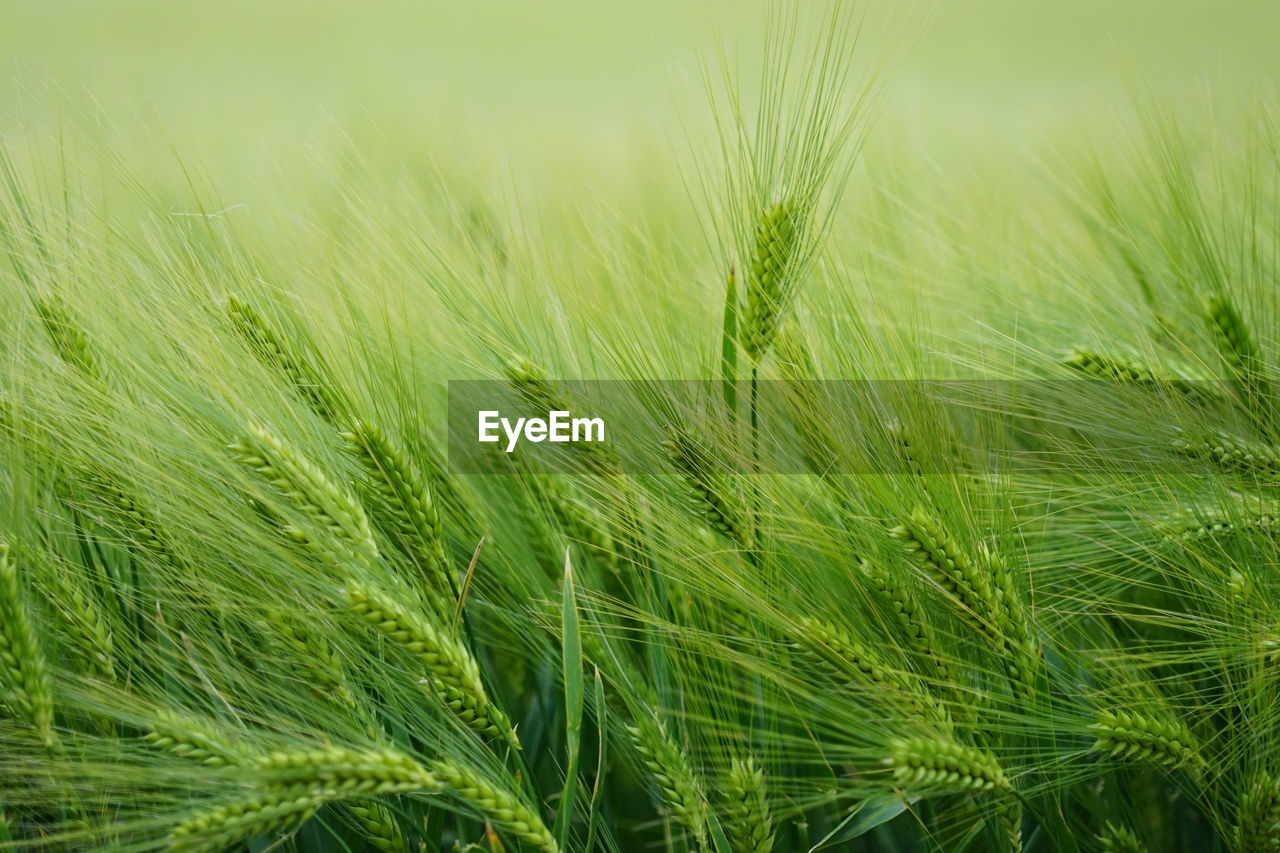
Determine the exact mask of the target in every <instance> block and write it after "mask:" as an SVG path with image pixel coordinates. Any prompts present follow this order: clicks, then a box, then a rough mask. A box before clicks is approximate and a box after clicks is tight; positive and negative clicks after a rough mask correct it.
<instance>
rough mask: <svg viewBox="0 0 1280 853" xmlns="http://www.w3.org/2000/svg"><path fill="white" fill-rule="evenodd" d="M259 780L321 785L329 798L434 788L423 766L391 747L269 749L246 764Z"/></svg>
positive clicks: (299, 785) (301, 786)
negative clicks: (369, 748)
mask: <svg viewBox="0 0 1280 853" xmlns="http://www.w3.org/2000/svg"><path fill="white" fill-rule="evenodd" d="M246 766H248V767H251V768H253V769H254V770H255V771H256V776H255V778H256V779H257V780H258V782H259V784H261V785H264V786H273V787H277V788H280V789H282V790H299V789H307V788H318V789H323V790H325V791H326V792H327V794H328V796H329V797H330V798H331V799H341V798H344V797H372V796H379V795H382V794H398V793H404V792H407V791H421V790H438V789H439V788H440V783H439V781H438V780H437V779H436V777H435V776H433V775H432V773H431V772H430V771H429V770H428V769H427V768H426V767H424V766H423V765H421V764H419V763H418V762H417V761H415V760H414V759H412V758H410V757H409V756H408V755H405V754H404V753H402V752H399V751H397V750H394V749H378V750H353V749H346V748H344V747H339V746H331V747H321V748H319V749H300V750H293V751H288V752H286V751H279V752H272V753H269V754H267V755H263V756H259V757H257V758H254V759H252V760H250V761H249V762H248V764H247V765H246Z"/></svg>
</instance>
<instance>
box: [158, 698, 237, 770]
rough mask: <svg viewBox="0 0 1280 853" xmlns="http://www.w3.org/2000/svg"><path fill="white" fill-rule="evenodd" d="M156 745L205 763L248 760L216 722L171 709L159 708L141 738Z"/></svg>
mask: <svg viewBox="0 0 1280 853" xmlns="http://www.w3.org/2000/svg"><path fill="white" fill-rule="evenodd" d="M142 739H143V740H144V741H146V742H147V743H149V744H151V745H152V746H154V747H155V748H157V749H162V750H164V751H166V752H169V753H171V754H173V755H175V756H177V757H178V758H183V759H186V760H188V761H194V762H197V763H199V764H203V765H204V766H205V767H234V766H238V765H241V764H243V763H244V762H245V760H246V756H245V753H244V752H242V751H241V748H240V747H239V746H237V745H236V743H235V742H234V741H233V740H232V739H231V738H230V737H227V736H226V735H224V734H223V733H222V732H220V731H218V730H217V729H216V728H215V727H214V726H211V725H209V724H208V723H205V722H203V721H201V720H196V719H193V718H191V717H187V716H184V715H182V714H178V713H175V712H172V711H160V712H158V713H157V714H156V715H155V716H154V717H153V718H152V720H151V728H150V731H149V732H147V734H146V735H145V736H143V738H142Z"/></svg>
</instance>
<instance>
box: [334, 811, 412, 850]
mask: <svg viewBox="0 0 1280 853" xmlns="http://www.w3.org/2000/svg"><path fill="white" fill-rule="evenodd" d="M347 811H349V812H351V815H352V817H354V818H355V819H356V821H357V822H359V824H360V828H361V829H363V830H364V833H365V840H366V841H368V842H369V844H370V845H371V846H372V847H374V848H375V849H377V850H381V851H383V853H408V851H409V845H408V844H407V843H406V842H405V839H404V833H402V832H401V831H400V826H399V824H397V823H396V819H395V816H394V815H393V814H392V813H391V811H390V809H388V808H387V807H386V806H384V805H382V804H381V803H379V802H377V801H374V800H361V801H356V802H352V803H348V804H347Z"/></svg>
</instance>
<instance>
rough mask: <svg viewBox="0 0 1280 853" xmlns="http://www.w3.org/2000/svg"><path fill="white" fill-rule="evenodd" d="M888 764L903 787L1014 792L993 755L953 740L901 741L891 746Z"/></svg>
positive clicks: (917, 739) (895, 778) (921, 739)
mask: <svg viewBox="0 0 1280 853" xmlns="http://www.w3.org/2000/svg"><path fill="white" fill-rule="evenodd" d="M884 765H885V766H886V767H888V768H890V769H892V770H893V779H894V782H895V783H896V784H898V785H899V786H901V787H903V788H916V787H928V788H934V787H937V788H944V789H947V790H952V791H969V792H980V791H1000V792H1008V791H1012V790H1013V785H1012V783H1011V782H1010V780H1009V777H1008V776H1007V775H1005V772H1004V770H1003V769H1002V768H1001V767H1000V762H999V761H998V760H996V757H995V756H994V755H992V754H991V753H990V752H987V751H985V750H981V749H978V748H977V747H972V746H965V745H963V744H960V743H956V742H955V741H952V740H942V739H931V738H910V739H897V740H893V741H890V743H889V757H888V758H886V759H885V760H884Z"/></svg>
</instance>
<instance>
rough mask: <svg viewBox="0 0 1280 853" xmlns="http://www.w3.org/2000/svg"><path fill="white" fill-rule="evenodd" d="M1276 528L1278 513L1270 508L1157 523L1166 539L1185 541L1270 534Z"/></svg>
mask: <svg viewBox="0 0 1280 853" xmlns="http://www.w3.org/2000/svg"><path fill="white" fill-rule="evenodd" d="M1277 528H1280V513H1278V512H1276V511H1275V510H1274V509H1270V508H1268V509H1246V508H1242V509H1241V513H1240V515H1239V516H1237V517H1234V518H1225V517H1221V516H1219V517H1216V518H1215V517H1209V518H1205V519H1201V520H1196V521H1182V522H1171V523H1165V524H1161V525H1158V529H1159V531H1160V532H1161V534H1162V535H1163V536H1164V537H1165V538H1166V539H1170V540H1173V541H1175V542H1186V543H1193V542H1198V541H1201V540H1206V539H1221V538H1225V537H1228V536H1232V535H1234V534H1238V533H1263V534H1270V533H1272V532H1273V531H1275V530H1276V529H1277Z"/></svg>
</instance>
